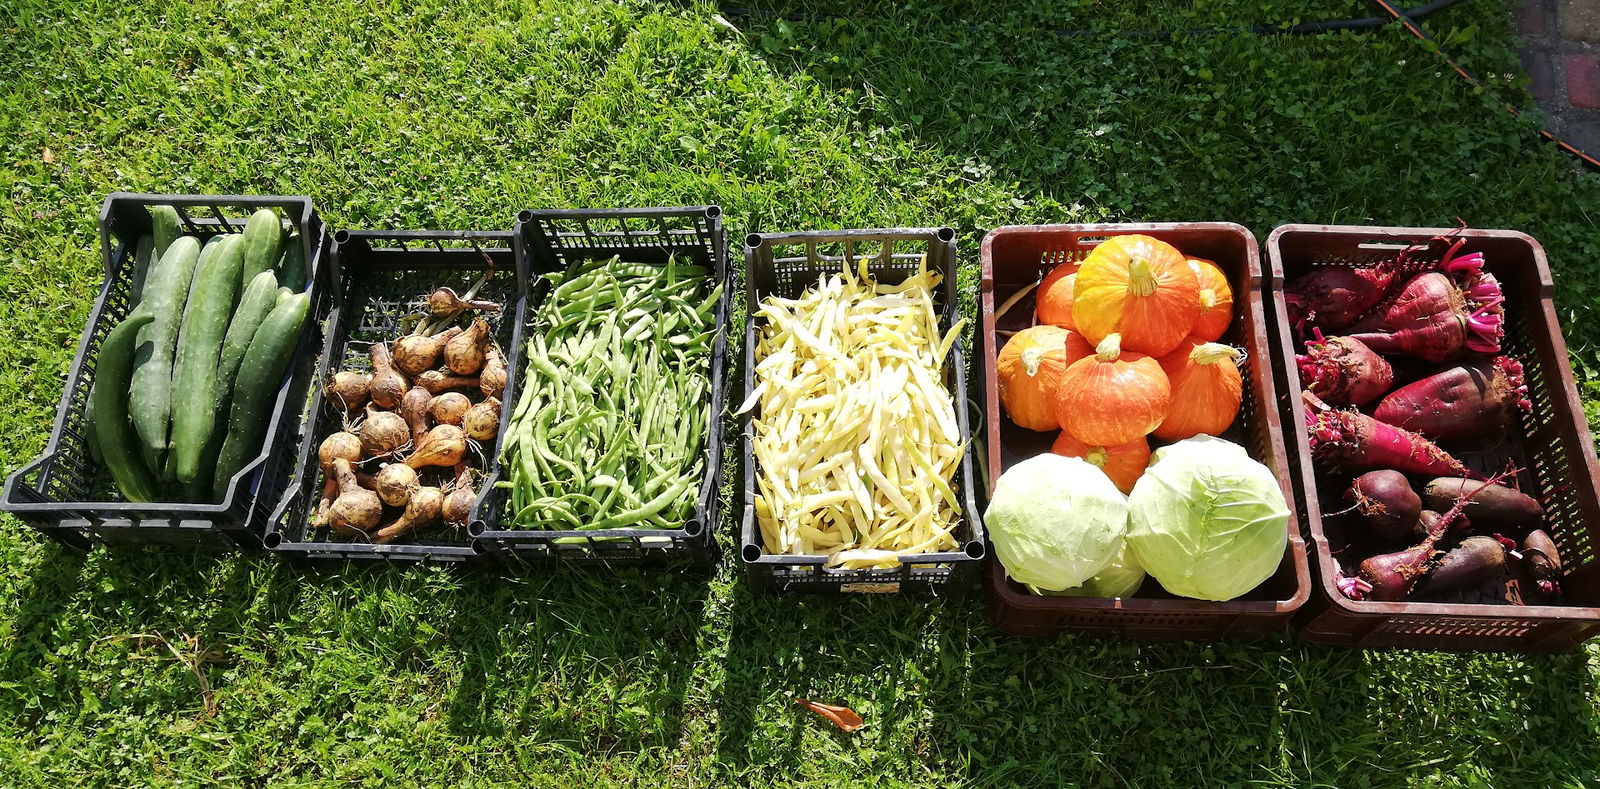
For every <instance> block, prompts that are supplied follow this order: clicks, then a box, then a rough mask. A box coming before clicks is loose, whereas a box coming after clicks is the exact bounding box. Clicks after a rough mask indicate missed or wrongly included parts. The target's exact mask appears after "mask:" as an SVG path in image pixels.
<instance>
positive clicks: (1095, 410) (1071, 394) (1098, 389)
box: [1056, 333, 1172, 447]
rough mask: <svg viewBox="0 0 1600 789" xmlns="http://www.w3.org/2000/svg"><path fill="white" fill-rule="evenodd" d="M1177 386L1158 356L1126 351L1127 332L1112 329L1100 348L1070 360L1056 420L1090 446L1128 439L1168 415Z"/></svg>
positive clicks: (1141, 434)
mask: <svg viewBox="0 0 1600 789" xmlns="http://www.w3.org/2000/svg"><path fill="white" fill-rule="evenodd" d="M1171 404H1172V389H1171V387H1169V386H1168V384H1167V374H1166V372H1164V371H1163V370H1162V369H1161V364H1160V363H1159V362H1157V361H1156V360H1155V359H1154V358H1153V357H1150V356H1146V355H1145V354H1142V353H1134V352H1131V351H1130V352H1124V351H1123V350H1122V335H1120V334H1116V333H1112V334H1109V335H1106V338H1105V339H1104V340H1101V341H1100V344H1099V345H1096V346H1095V349H1094V354H1093V355H1091V356H1085V357H1084V358H1082V359H1079V360H1078V361H1076V362H1073V363H1072V364H1070V365H1068V366H1067V370H1066V372H1064V373H1062V374H1061V384H1060V385H1059V386H1058V387H1056V421H1058V422H1060V423H1061V429H1062V430H1065V431H1066V432H1067V433H1068V434H1069V435H1071V436H1072V437H1073V438H1076V439H1078V440H1079V441H1082V442H1083V443H1085V444H1088V445H1090V446H1102V447H1112V446H1117V445H1119V444H1126V443H1128V442H1129V441H1133V440H1134V439H1137V438H1142V437H1144V435H1145V434H1147V433H1149V432H1150V431H1151V430H1154V429H1155V428H1156V426H1157V425H1159V424H1161V421H1162V420H1163V419H1166V418H1167V409H1168V407H1169V406H1171Z"/></svg>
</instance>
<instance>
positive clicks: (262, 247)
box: [239, 208, 283, 290]
mask: <svg viewBox="0 0 1600 789" xmlns="http://www.w3.org/2000/svg"><path fill="white" fill-rule="evenodd" d="M282 255H283V222H282V220H280V219H278V214H277V212H275V211H273V210H272V209H270V208H263V209H261V210H260V211H257V212H255V213H253V214H251V215H250V221H248V222H246V223H245V224H244V272H243V273H242V275H241V276H240V278H239V289H240V290H243V289H244V288H246V287H248V286H249V285H250V280H253V279H255V278H256V275H257V274H260V273H261V272H263V271H271V270H272V267H273V266H275V265H277V263H278V258H279V257H281V256H282Z"/></svg>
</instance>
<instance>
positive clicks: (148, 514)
mask: <svg viewBox="0 0 1600 789" xmlns="http://www.w3.org/2000/svg"><path fill="white" fill-rule="evenodd" d="M156 205H168V206H172V207H173V208H174V209H176V210H177V212H178V217H179V219H180V220H181V224H182V227H183V231H184V232H185V233H187V234H192V235H196V236H198V237H200V239H201V241H202V242H203V241H205V240H206V239H208V238H210V237H212V236H215V235H217V234H219V233H239V232H243V230H244V225H245V221H246V220H247V219H248V218H249V216H250V214H251V213H254V212H255V211H256V210H258V209H261V208H271V209H274V210H276V211H278V212H279V213H280V214H281V215H282V216H283V217H284V218H286V219H288V220H290V222H291V223H292V224H293V225H294V227H295V228H296V229H297V230H298V231H299V233H300V239H301V243H302V244H303V245H304V252H305V256H306V266H307V270H308V271H309V272H310V273H311V275H312V281H311V282H310V283H309V285H310V287H311V290H312V298H313V300H315V299H316V298H318V289H319V288H320V282H319V276H318V274H319V272H320V271H321V269H323V268H324V266H323V265H322V264H323V262H324V259H325V257H326V250H327V245H328V238H327V233H326V231H325V230H324V228H323V224H322V220H321V219H320V218H318V216H317V213H316V211H315V210H314V209H313V208H312V205H311V200H310V199H309V198H305V197H276V196H242V195H161V194H133V193H129V192H114V193H112V194H111V195H108V196H107V197H106V200H105V203H104V204H102V206H101V208H100V252H101V260H102V265H103V266H104V268H105V274H106V279H105V284H103V285H102V286H101V288H100V295H99V296H98V297H97V298H96V299H95V302H94V307H93V309H92V310H91V311H90V313H89V323H88V326H87V327H86V328H85V329H84V332H83V338H82V339H81V340H80V341H79V342H78V354H77V357H76V358H75V359H74V360H73V363H72V370H71V372H70V373H69V374H68V376H67V382H66V389H65V392H64V394H63V396H62V398H61V405H60V406H59V407H58V408H57V409H56V420H55V427H54V429H53V430H52V431H51V434H50V441H49V443H48V444H47V445H46V447H45V452H44V455H42V456H41V457H39V458H38V459H36V460H34V461H33V462H31V463H29V464H27V465H26V466H23V467H22V468H21V469H18V470H17V471H16V472H14V473H13V474H11V476H10V477H8V478H6V483H5V493H4V500H3V502H0V509H3V510H5V511H7V512H10V513H12V514H13V515H15V516H17V517H18V518H20V519H21V520H23V521H24V522H26V523H28V524H29V525H31V526H33V527H34V528H36V529H39V530H40V531H42V532H44V533H45V534H47V535H49V536H51V537H53V538H55V539H56V540H59V541H60V542H63V543H66V544H68V545H74V546H77V547H80V548H88V547H91V546H93V545H95V544H104V545H175V546H192V547H196V548H206V549H214V550H222V549H233V548H259V547H260V546H261V541H260V538H259V536H258V533H259V530H260V528H261V524H262V522H263V521H264V520H265V518H266V515H267V511H268V509H270V507H271V504H272V502H274V501H276V500H277V494H278V492H279V491H281V490H282V486H283V485H284V483H285V482H286V481H287V479H288V477H289V471H288V465H289V453H288V452H287V451H284V447H286V446H288V445H290V444H291V443H292V442H293V437H294V429H295V425H294V420H293V419H292V418H285V417H286V414H289V413H291V412H293V411H294V410H295V409H296V408H297V407H298V404H299V403H300V402H301V401H302V400H304V398H305V391H306V388H307V387H308V386H309V384H310V379H311V375H310V369H309V364H308V363H307V362H308V360H309V358H310V357H311V356H312V355H313V353H314V349H313V347H312V345H311V340H310V335H311V333H310V332H306V333H304V334H302V336H301V339H300V344H299V345H298V346H297V348H296V350H295V357H294V360H293V361H292V362H291V364H290V367H289V372H288V373H286V374H285V376H284V381H283V383H282V384H281V386H280V387H279V389H278V396H277V398H276V401H275V403H274V405H273V411H272V417H271V421H270V423H269V424H268V429H267V431H266V439H265V441H264V442H263V444H262V447H261V451H260V452H259V453H258V454H257V455H256V457H255V458H254V459H253V460H251V461H250V462H249V463H248V464H246V465H245V467H244V469H243V470H241V471H240V472H239V473H238V474H237V475H235V476H234V478H233V482H232V484H231V485H230V486H229V488H228V494H227V496H226V497H225V498H224V499H223V501H222V502H221V503H219V504H186V503H135V502H130V501H127V500H125V499H124V498H123V497H122V494H121V493H120V492H118V491H117V490H116V487H115V485H113V484H112V482H111V478H110V474H109V473H107V472H106V470H105V469H104V468H103V467H101V466H100V465H99V464H98V463H95V462H94V460H93V459H92V458H91V457H90V456H89V452H88V448H87V445H86V444H85V437H84V428H85V425H84V410H85V408H86V407H87V405H88V400H89V388H90V386H91V385H92V384H93V383H94V374H95V362H96V361H97V358H98V355H99V352H100V344H101V342H103V341H104V340H105V337H106V335H107V334H108V333H110V331H111V329H112V328H114V327H115V326H116V325H117V323H119V322H120V321H121V320H122V319H123V318H124V317H125V316H126V315H127V314H128V303H129V297H130V296H131V294H132V290H133V287H132V284H133V267H132V253H133V251H134V249H135V247H136V246H137V244H138V241H139V238H140V236H143V235H144V234H146V233H148V232H150V215H149V213H148V211H147V209H148V208H149V207H150V206H156Z"/></svg>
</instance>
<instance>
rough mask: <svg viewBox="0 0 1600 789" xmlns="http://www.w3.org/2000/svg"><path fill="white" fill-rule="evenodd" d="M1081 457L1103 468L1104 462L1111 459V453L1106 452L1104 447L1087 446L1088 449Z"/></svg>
mask: <svg viewBox="0 0 1600 789" xmlns="http://www.w3.org/2000/svg"><path fill="white" fill-rule="evenodd" d="M1083 459H1084V460H1087V461H1089V462H1090V463H1092V464H1094V465H1095V466H1097V467H1099V468H1105V467H1106V463H1108V462H1110V460H1111V455H1110V453H1108V452H1106V448H1105V447H1089V451H1088V452H1087V453H1085V454H1084V456H1083Z"/></svg>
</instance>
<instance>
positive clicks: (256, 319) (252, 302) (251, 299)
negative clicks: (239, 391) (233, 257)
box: [217, 271, 278, 405]
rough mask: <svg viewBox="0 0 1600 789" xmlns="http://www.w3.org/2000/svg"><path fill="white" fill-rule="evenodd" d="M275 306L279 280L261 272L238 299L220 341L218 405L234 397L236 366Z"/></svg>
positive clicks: (237, 367) (237, 371) (268, 273)
mask: <svg viewBox="0 0 1600 789" xmlns="http://www.w3.org/2000/svg"><path fill="white" fill-rule="evenodd" d="M277 304H278V279H277V277H274V276H273V275H272V272H270V271H263V272H261V273H260V274H257V275H256V278H255V279H253V280H250V286H249V287H247V288H245V289H244V295H243V296H240V297H239V306H238V307H236V308H235V309H234V311H233V320H231V321H229V322H228V334H227V336H225V337H224V338H223V339H222V354H221V356H220V357H218V359H217V403H218V405H220V404H222V403H224V402H227V400H228V398H229V397H230V396H231V395H232V394H233V377H234V376H235V375H237V374H238V373H239V363H240V362H242V361H244V352H245V350H246V349H248V348H249V347H250V340H251V338H253V337H255V336H256V329H257V328H259V327H260V326H261V322H262V321H264V320H266V319H267V314H268V313H270V312H272V308H273V307H275V306H277Z"/></svg>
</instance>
